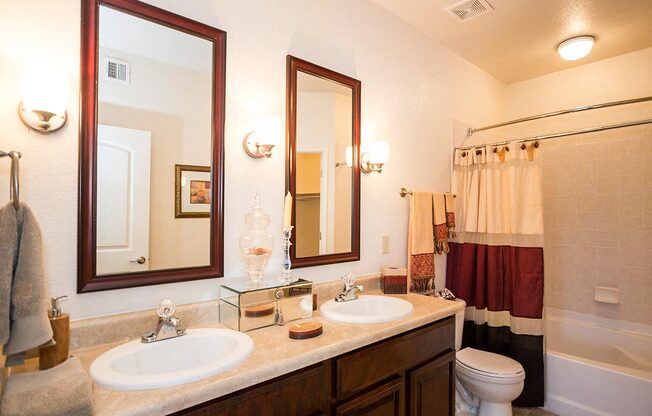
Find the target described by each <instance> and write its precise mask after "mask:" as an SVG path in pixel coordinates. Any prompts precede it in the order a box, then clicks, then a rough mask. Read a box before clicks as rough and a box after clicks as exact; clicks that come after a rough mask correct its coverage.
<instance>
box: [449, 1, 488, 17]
mask: <svg viewBox="0 0 652 416" xmlns="http://www.w3.org/2000/svg"><path fill="white" fill-rule="evenodd" d="M493 9H494V8H493V7H491V4H489V3H487V2H486V1H485V0H470V1H463V2H462V3H458V4H455V5H453V6H450V7H447V8H446V11H447V12H448V13H450V14H451V15H452V16H453V17H454V18H455V20H457V21H458V22H460V23H464V22H466V21H468V20H471V19H473V18H474V17H478V16H480V15H481V14H485V13H489V12H490V11H492V10H493Z"/></svg>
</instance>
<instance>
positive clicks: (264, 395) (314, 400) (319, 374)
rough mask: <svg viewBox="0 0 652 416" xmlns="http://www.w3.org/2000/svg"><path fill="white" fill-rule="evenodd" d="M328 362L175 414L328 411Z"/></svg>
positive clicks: (296, 415)
mask: <svg viewBox="0 0 652 416" xmlns="http://www.w3.org/2000/svg"><path fill="white" fill-rule="evenodd" d="M329 381H330V365H329V364H328V362H326V363H322V364H317V365H315V366H312V367H308V368H305V369H302V370H299V371H296V372H294V373H291V374H289V375H287V376H282V377H280V378H277V379H274V380H271V381H268V382H266V383H263V384H259V385H256V386H253V387H250V388H248V389H246V390H241V391H239V392H237V393H234V394H231V395H229V396H226V397H223V398H219V399H216V400H212V401H210V402H207V403H202V404H200V405H197V406H195V407H192V408H190V409H185V410H182V411H180V412H178V413H175V415H190V416H227V415H228V416H240V415H242V416H251V415H257V416H278V415H284V416H312V415H325V414H328V413H329V407H330V406H329V397H328V396H329V394H328V391H329V386H330V384H329Z"/></svg>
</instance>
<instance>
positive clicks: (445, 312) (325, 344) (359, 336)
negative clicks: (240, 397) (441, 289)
mask: <svg viewBox="0 0 652 416" xmlns="http://www.w3.org/2000/svg"><path fill="white" fill-rule="evenodd" d="M387 296H395V297H399V298H402V299H406V300H408V301H410V302H411V303H412V305H413V306H414V309H413V311H412V313H411V314H410V315H408V316H407V317H405V318H403V319H400V320H397V321H392V322H385V323H378V324H348V323H342V322H335V321H329V320H327V319H325V318H323V317H322V316H321V315H320V313H319V312H318V311H316V312H314V313H313V317H312V318H310V319H305V320H303V322H306V321H310V320H314V321H317V322H320V323H321V324H322V325H323V330H324V332H323V334H322V335H321V336H318V337H316V338H311V339H307V340H292V339H290V338H289V337H288V327H289V326H290V325H291V324H292V323H288V324H286V325H285V326H282V327H279V326H272V327H267V328H262V329H257V330H254V331H251V332H248V333H247V334H248V335H249V336H250V337H251V338H252V339H253V341H254V343H255V348H256V349H255V351H254V353H253V354H252V355H251V356H250V357H249V359H247V361H245V362H244V363H242V364H240V365H238V366H237V367H235V368H233V369H231V370H228V371H226V372H224V373H221V374H218V375H215V376H213V377H209V378H205V379H203V380H199V381H195V382H192V383H188V384H182V385H179V386H175V387H167V388H162V389H153V390H140V391H128V392H123V391H115V390H109V389H105V388H102V387H99V386H97V385H96V386H95V391H94V415H96V416H109V415H111V416H134V415H139V416H140V415H156V416H160V415H165V414H170V413H174V412H176V411H179V410H182V409H185V408H188V407H192V406H194V405H197V404H199V403H203V402H206V401H209V400H213V399H215V398H218V397H221V396H224V395H226V394H229V393H233V392H235V391H238V390H241V389H244V388H246V387H249V386H252V385H255V384H258V383H261V382H264V381H267V380H271V379H273V378H276V377H278V376H281V375H283V374H287V373H290V372H292V371H295V370H299V369H301V368H304V367H307V366H310V365H312V364H316V363H319V362H321V361H324V360H327V359H329V358H332V357H336V356H338V355H341V354H344V353H346V352H349V351H353V350H355V349H357V348H360V347H364V346H365V345H369V344H372V343H374V342H376V341H380V340H383V339H386V338H389V337H392V336H394V335H397V334H400V333H402V332H406V331H409V330H411V329H414V328H418V327H420V326H423V325H426V324H428V323H431V322H434V321H437V320H439V319H442V318H445V317H447V316H451V315H453V314H455V312H457V311H458V310H460V309H462V307H463V304H461V303H458V302H451V301H446V300H444V299H441V298H434V297H427V296H422V295H416V294H412V293H410V294H407V295H387ZM296 322H302V321H296ZM293 323H294V322H293ZM205 326H207V325H205ZM213 326H214V327H221V326H222V325H220V324H216V325H213ZM120 344H122V342H119V343H113V344H107V345H101V346H97V347H90V348H83V349H79V350H76V351H73V352H72V354H73V355H75V356H77V357H79V358H80V359H81V361H82V363H83V365H84V367H85V368H86V369H87V370H88V368H89V367H90V365H91V363H92V362H93V360H94V359H95V358H97V357H98V356H99V355H100V354H102V353H104V352H105V351H108V350H109V349H111V348H113V347H115V346H117V345H120Z"/></svg>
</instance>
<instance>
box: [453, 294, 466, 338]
mask: <svg viewBox="0 0 652 416" xmlns="http://www.w3.org/2000/svg"><path fill="white" fill-rule="evenodd" d="M455 302H460V303H462V305H464V307H466V302H464V301H463V300H462V299H455ZM463 330H464V308H462V309H461V310H460V311H458V312H456V313H455V351H459V350H460V349H461V348H462V331H463Z"/></svg>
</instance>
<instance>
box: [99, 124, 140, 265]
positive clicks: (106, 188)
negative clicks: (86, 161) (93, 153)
mask: <svg viewBox="0 0 652 416" xmlns="http://www.w3.org/2000/svg"><path fill="white" fill-rule="evenodd" d="M97 128H98V130H97V135H98V146H97V274H98V275H102V274H113V273H122V272H132V271H143V270H147V269H149V188H150V153H151V133H150V132H148V131H143V130H133V129H126V128H122V127H114V126H105V125H98V126H97Z"/></svg>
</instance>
